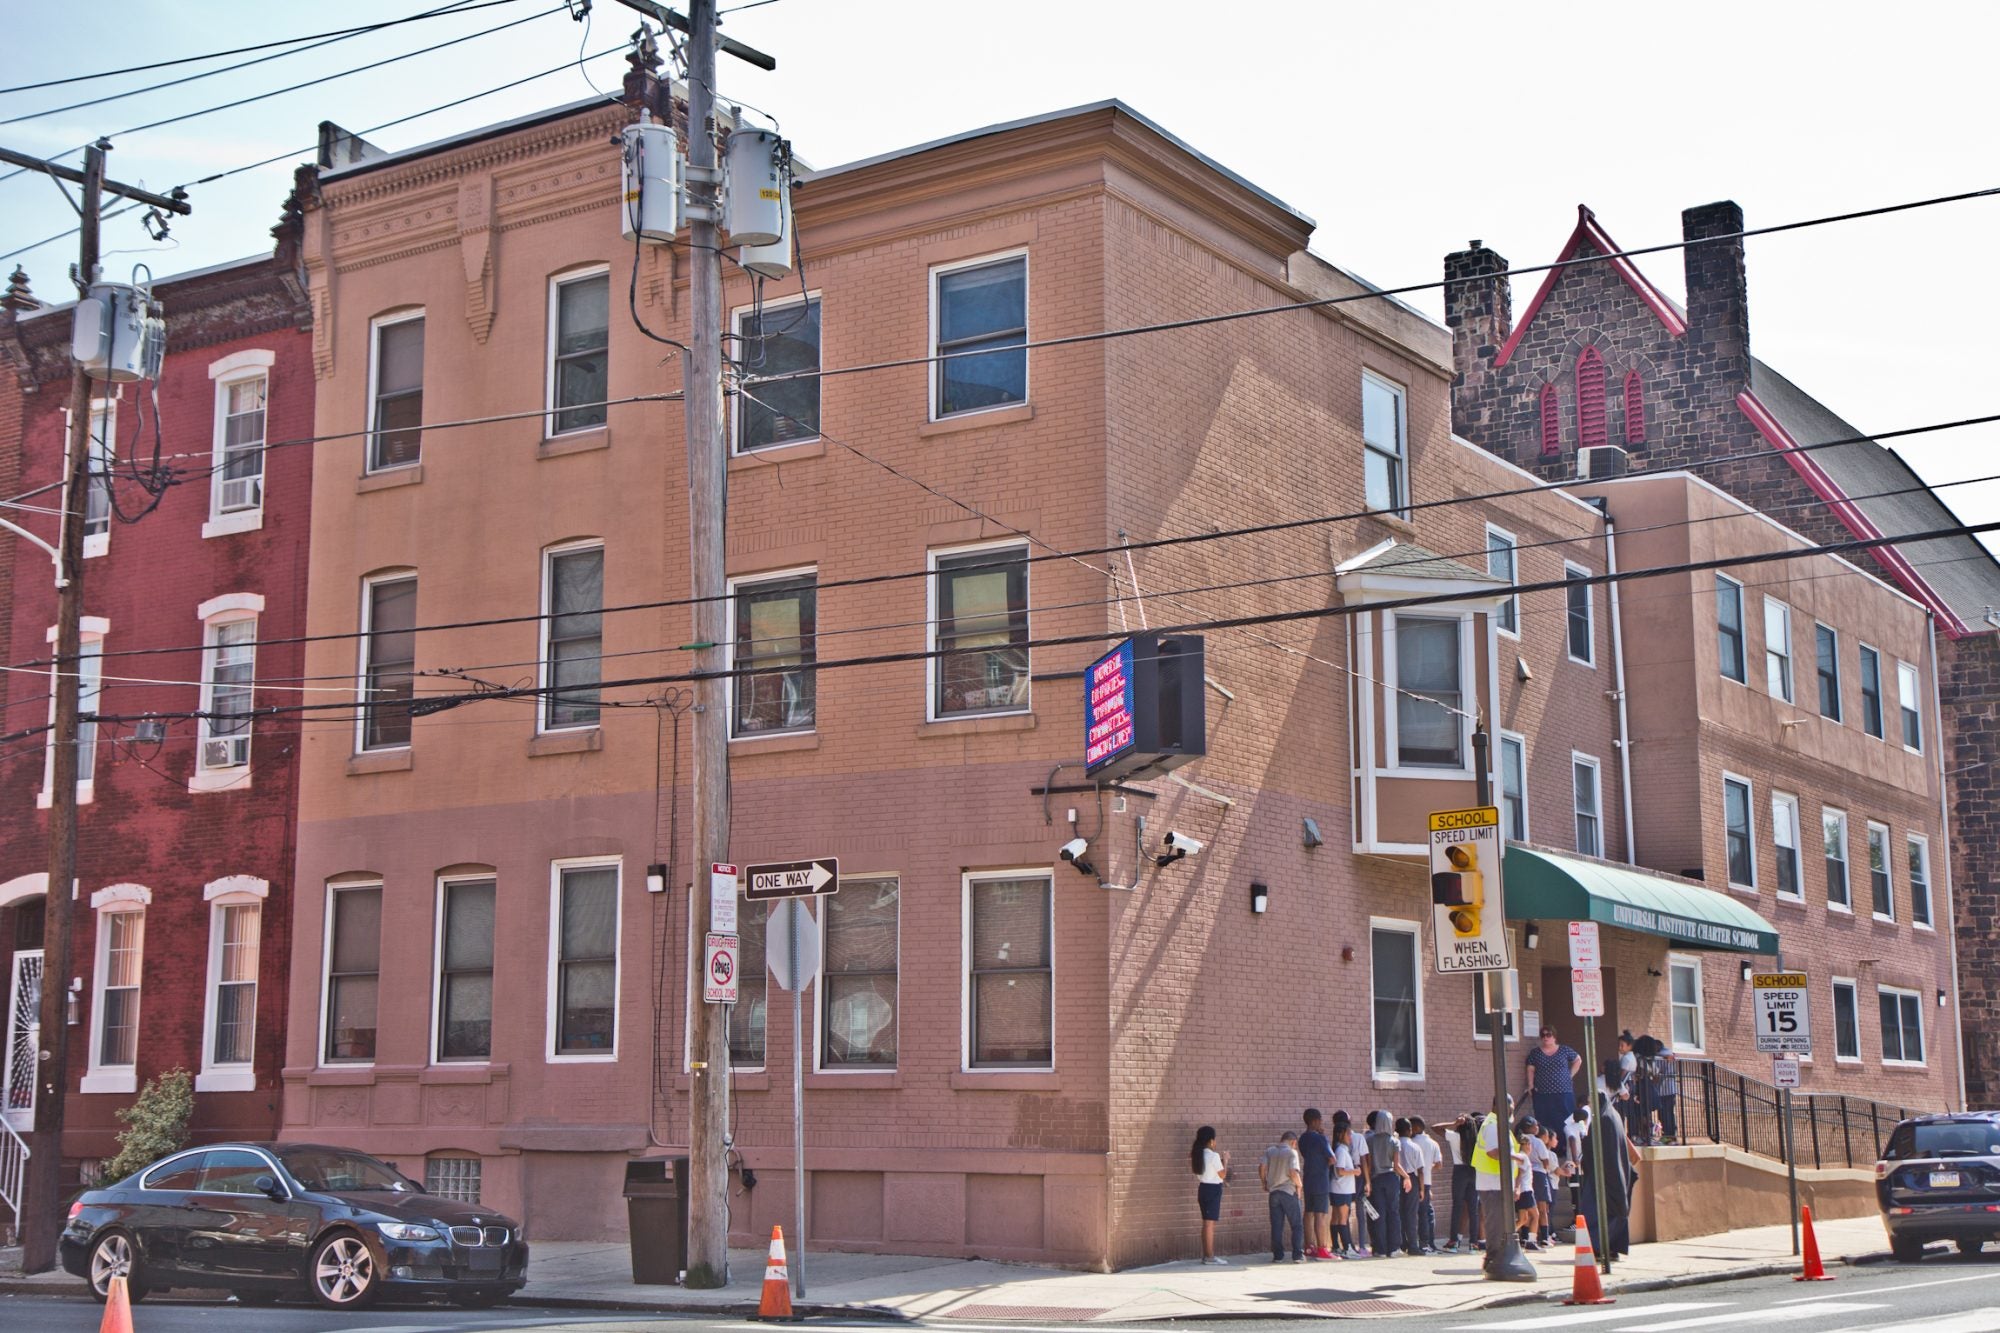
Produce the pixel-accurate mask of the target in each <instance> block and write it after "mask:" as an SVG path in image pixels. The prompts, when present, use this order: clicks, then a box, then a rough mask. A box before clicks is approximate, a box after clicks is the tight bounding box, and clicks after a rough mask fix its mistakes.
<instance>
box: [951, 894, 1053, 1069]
mask: <svg viewBox="0 0 2000 1333" xmlns="http://www.w3.org/2000/svg"><path fill="white" fill-rule="evenodd" d="M964 884H965V946H964V947H965V1031H964V1036H963V1040H964V1052H965V1056H964V1058H965V1068H966V1069H968V1070H975V1069H1053V1068H1055V1062H1056V1061H1055V931H1054V918H1055V878H1054V876H1053V875H1051V874H1050V872H1048V871H1047V870H1002V871H982V872H980V873H978V874H968V875H966V876H965V877H964Z"/></svg>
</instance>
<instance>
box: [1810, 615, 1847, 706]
mask: <svg viewBox="0 0 2000 1333" xmlns="http://www.w3.org/2000/svg"><path fill="white" fill-rule="evenodd" d="M1813 649H1814V652H1815V654H1816V655H1817V657H1818V674H1819V715H1820V716H1821V717H1823V718H1825V719H1826V720H1827V721H1829V722H1838V721H1840V718H1841V708H1840V633H1839V631H1837V630H1834V629H1832V628H1830V627H1828V626H1826V625H1822V624H1820V623H1819V622H1818V621H1814V622H1813Z"/></svg>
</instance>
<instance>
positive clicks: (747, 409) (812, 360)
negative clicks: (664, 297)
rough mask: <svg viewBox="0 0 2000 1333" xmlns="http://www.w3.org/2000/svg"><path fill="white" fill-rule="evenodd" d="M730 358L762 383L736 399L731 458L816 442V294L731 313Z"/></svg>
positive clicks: (817, 345) (817, 332) (817, 407)
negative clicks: (761, 378) (762, 379)
mask: <svg viewBox="0 0 2000 1333" xmlns="http://www.w3.org/2000/svg"><path fill="white" fill-rule="evenodd" d="M734 318H735V325H736V355H737V357H738V359H739V360H740V361H741V362H742V363H743V364H744V365H745V366H746V367H749V369H750V373H751V374H753V375H799V376H800V377H801V378H799V379H789V380H783V379H781V380H766V381H765V382H763V383H761V384H756V385H752V386H751V387H750V388H749V389H748V390H747V391H746V392H745V393H744V394H743V395H741V396H739V397H738V398H737V399H736V410H735V412H734V413H733V414H732V418H731V425H732V426H733V427H734V439H735V446H736V452H737V453H739V454H748V453H755V452H756V451H757V450H759V449H769V448H773V447H775V446H777V445H782V444H804V443H806V442H808V441H810V440H816V439H818V438H819V385H820V381H819V368H820V297H819V293H818V292H807V293H806V294H805V295H803V296H790V297H786V298H785V299H784V300H781V301H766V302H764V303H763V304H762V305H761V306H747V307H745V308H743V309H741V310H738V311H737V312H736V313H735V317H734Z"/></svg>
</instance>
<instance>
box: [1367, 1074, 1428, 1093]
mask: <svg viewBox="0 0 2000 1333" xmlns="http://www.w3.org/2000/svg"><path fill="white" fill-rule="evenodd" d="M1370 1083H1371V1085H1372V1086H1373V1087H1374V1089H1375V1090H1376V1091H1378V1092H1408V1091H1410V1090H1411V1089H1413V1088H1414V1089H1418V1090H1421V1089H1422V1088H1423V1087H1424V1086H1425V1084H1424V1076H1423V1075H1422V1074H1384V1073H1380V1072H1377V1073H1376V1074H1375V1075H1374V1077H1373V1078H1372V1079H1370Z"/></svg>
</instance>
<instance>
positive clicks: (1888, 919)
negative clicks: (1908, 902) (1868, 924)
mask: <svg viewBox="0 0 2000 1333" xmlns="http://www.w3.org/2000/svg"><path fill="white" fill-rule="evenodd" d="M1868 916H1869V919H1870V920H1873V921H1876V922H1879V923H1880V924H1882V925H1885V926H1893V925H1895V924H1896V918H1895V917H1893V916H1883V915H1882V914H1881V913H1880V912H1870V913H1869V914H1868Z"/></svg>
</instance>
